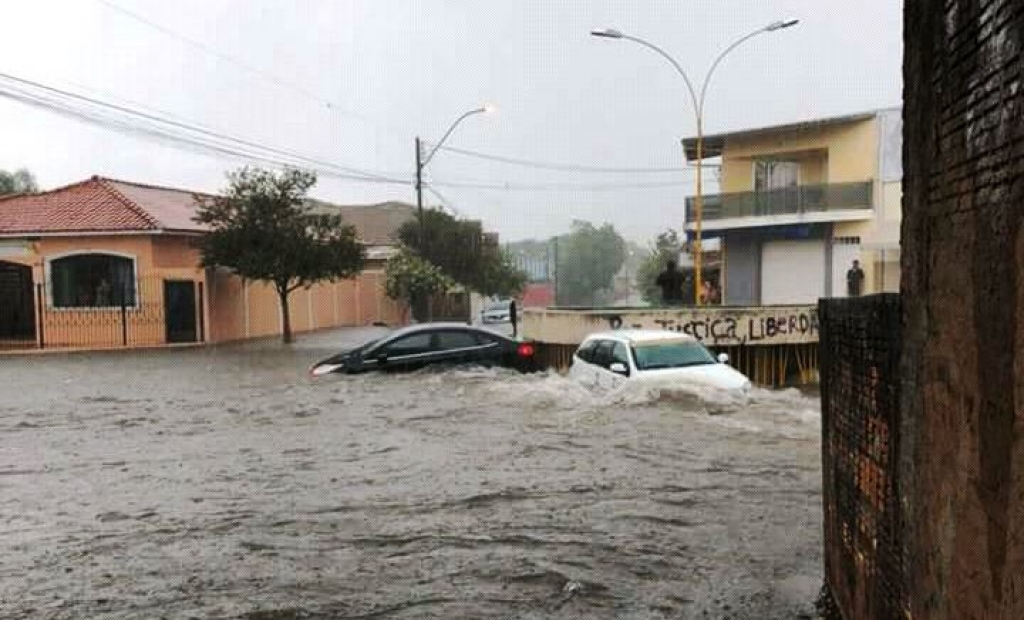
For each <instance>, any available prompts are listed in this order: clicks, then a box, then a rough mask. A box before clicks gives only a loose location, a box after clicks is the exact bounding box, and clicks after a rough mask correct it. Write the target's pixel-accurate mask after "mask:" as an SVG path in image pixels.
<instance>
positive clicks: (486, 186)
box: [424, 181, 693, 192]
mask: <svg viewBox="0 0 1024 620" xmlns="http://www.w3.org/2000/svg"><path fill="white" fill-rule="evenodd" d="M692 184H693V181H665V182H651V183H589V184H588V183H486V182H482V181H431V182H429V183H425V184H424V185H432V186H435V187H451V188H458V189H480V190H494V191H513V192H534V191H535V192H602V191H619V190H624V189H662V188H669V187H688V186H690V185H692Z"/></svg>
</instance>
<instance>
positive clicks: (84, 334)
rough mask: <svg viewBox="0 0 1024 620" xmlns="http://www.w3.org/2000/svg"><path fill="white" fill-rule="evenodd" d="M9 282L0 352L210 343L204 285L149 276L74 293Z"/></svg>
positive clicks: (0, 320) (0, 306)
mask: <svg viewBox="0 0 1024 620" xmlns="http://www.w3.org/2000/svg"><path fill="white" fill-rule="evenodd" d="M8 280H10V281H9V282H6V283H3V284H4V286H3V287H2V288H3V290H2V291H0V292H2V293H3V295H0V298H7V299H9V301H8V302H7V303H0V349H26V348H79V347H82V348H115V347H134V346H147V345H158V344H167V343H173V342H202V341H203V340H204V337H205V334H204V331H205V325H204V324H203V304H204V303H205V300H204V292H203V285H202V283H201V282H194V281H191V280H181V281H177V280H169V279H166V278H163V277H158V276H144V277H140V278H137V279H134V280H131V281H128V282H124V283H120V284H119V285H114V286H111V285H110V284H109V283H106V282H103V283H102V284H101V286H99V287H88V290H79V289H77V288H76V289H74V290H69V289H68V288H67V287H66V286H65V287H61V286H59V285H55V284H54V283H53V282H49V281H48V282H45V283H36V284H32V283H31V282H30V281H29V282H28V283H27V284H26V282H25V281H24V279H21V280H18V281H17V282H14V278H13V277H10V276H9V277H8ZM13 292H17V296H16V299H14V298H13V297H12V295H13ZM10 299H14V301H10Z"/></svg>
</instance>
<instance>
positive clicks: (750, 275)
mask: <svg viewBox="0 0 1024 620" xmlns="http://www.w3.org/2000/svg"><path fill="white" fill-rule="evenodd" d="M901 136H902V113H901V110H900V109H899V108H892V109H884V110H878V111H874V112H869V113H864V114H854V115H848V116H841V117H835V118H824V119H818V120H813V121H807V122H802V123H795V124H788V125H779V126H774V127H765V128H761V129H752V130H745V131H735V132H730V133H724V134H718V135H712V136H706V137H705V138H704V157H705V158H706V159H720V160H721V178H720V190H721V193H720V194H715V195H705V196H704V206H703V217H702V219H701V222H702V237H703V238H704V239H709V238H717V239H720V243H721V257H720V258H721V269H720V276H719V277H720V279H721V282H720V285H721V287H722V291H723V301H724V303H727V304H735V305H772V304H798V303H813V302H815V301H816V300H817V299H818V298H819V297H842V296H845V295H846V294H847V278H846V274H847V271H848V270H849V269H850V267H851V265H852V264H853V261H854V260H858V261H860V265H861V268H862V269H863V271H864V276H865V277H864V282H863V288H862V293H864V294H868V293H875V292H882V291H898V290H899V254H900V245H899V240H900V236H899V232H900V220H901V215H900V213H901V211H900V202H901V199H902V176H903V169H902V141H901V140H902V138H901ZM684 145H685V148H686V154H687V159H689V160H690V161H694V160H695V158H696V151H697V140H696V139H687V140H685V141H684ZM694 206H695V204H694V199H693V198H690V199H689V200H688V201H687V224H686V228H687V234H688V236H690V237H691V238H692V235H693V233H694V230H695V228H696V222H695V220H694V218H695V213H694Z"/></svg>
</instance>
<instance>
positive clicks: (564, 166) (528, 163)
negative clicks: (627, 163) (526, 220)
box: [440, 146, 692, 174]
mask: <svg viewBox="0 0 1024 620" xmlns="http://www.w3.org/2000/svg"><path fill="white" fill-rule="evenodd" d="M440 150H442V151H446V152H449V153H454V154H456V155H462V156H464V157H472V158H476V159H483V160H487V161H495V162H500V163H504V164H510V165H514V166H523V167H527V168H537V169H541V170H560V171H563V172H592V173H600V174H679V173H681V172H686V171H689V170H692V168H691V167H690V166H685V167H684V166H678V167H675V168H614V167H602V166H587V165H582V164H569V163H554V162H542V161H534V160H529V159H519V158H515V157H506V156H503V155H493V154H490V153H482V152H480V151H471V150H468V149H461V148H456V147H453V146H442V147H440Z"/></svg>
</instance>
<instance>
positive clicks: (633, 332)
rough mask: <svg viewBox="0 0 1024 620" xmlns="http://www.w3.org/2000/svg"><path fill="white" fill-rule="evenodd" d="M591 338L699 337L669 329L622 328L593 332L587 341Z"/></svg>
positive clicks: (631, 341) (632, 341)
mask: <svg viewBox="0 0 1024 620" xmlns="http://www.w3.org/2000/svg"><path fill="white" fill-rule="evenodd" d="M590 340H617V341H620V342H626V343H629V344H639V343H644V342H661V341H665V340H676V341H679V340H685V341H687V342H697V339H696V338H694V337H693V336H691V335H689V334H684V333H683V332H676V331H671V330H668V329H621V330H616V331H611V332H600V333H596V334H591V335H589V336H587V341H590Z"/></svg>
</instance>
